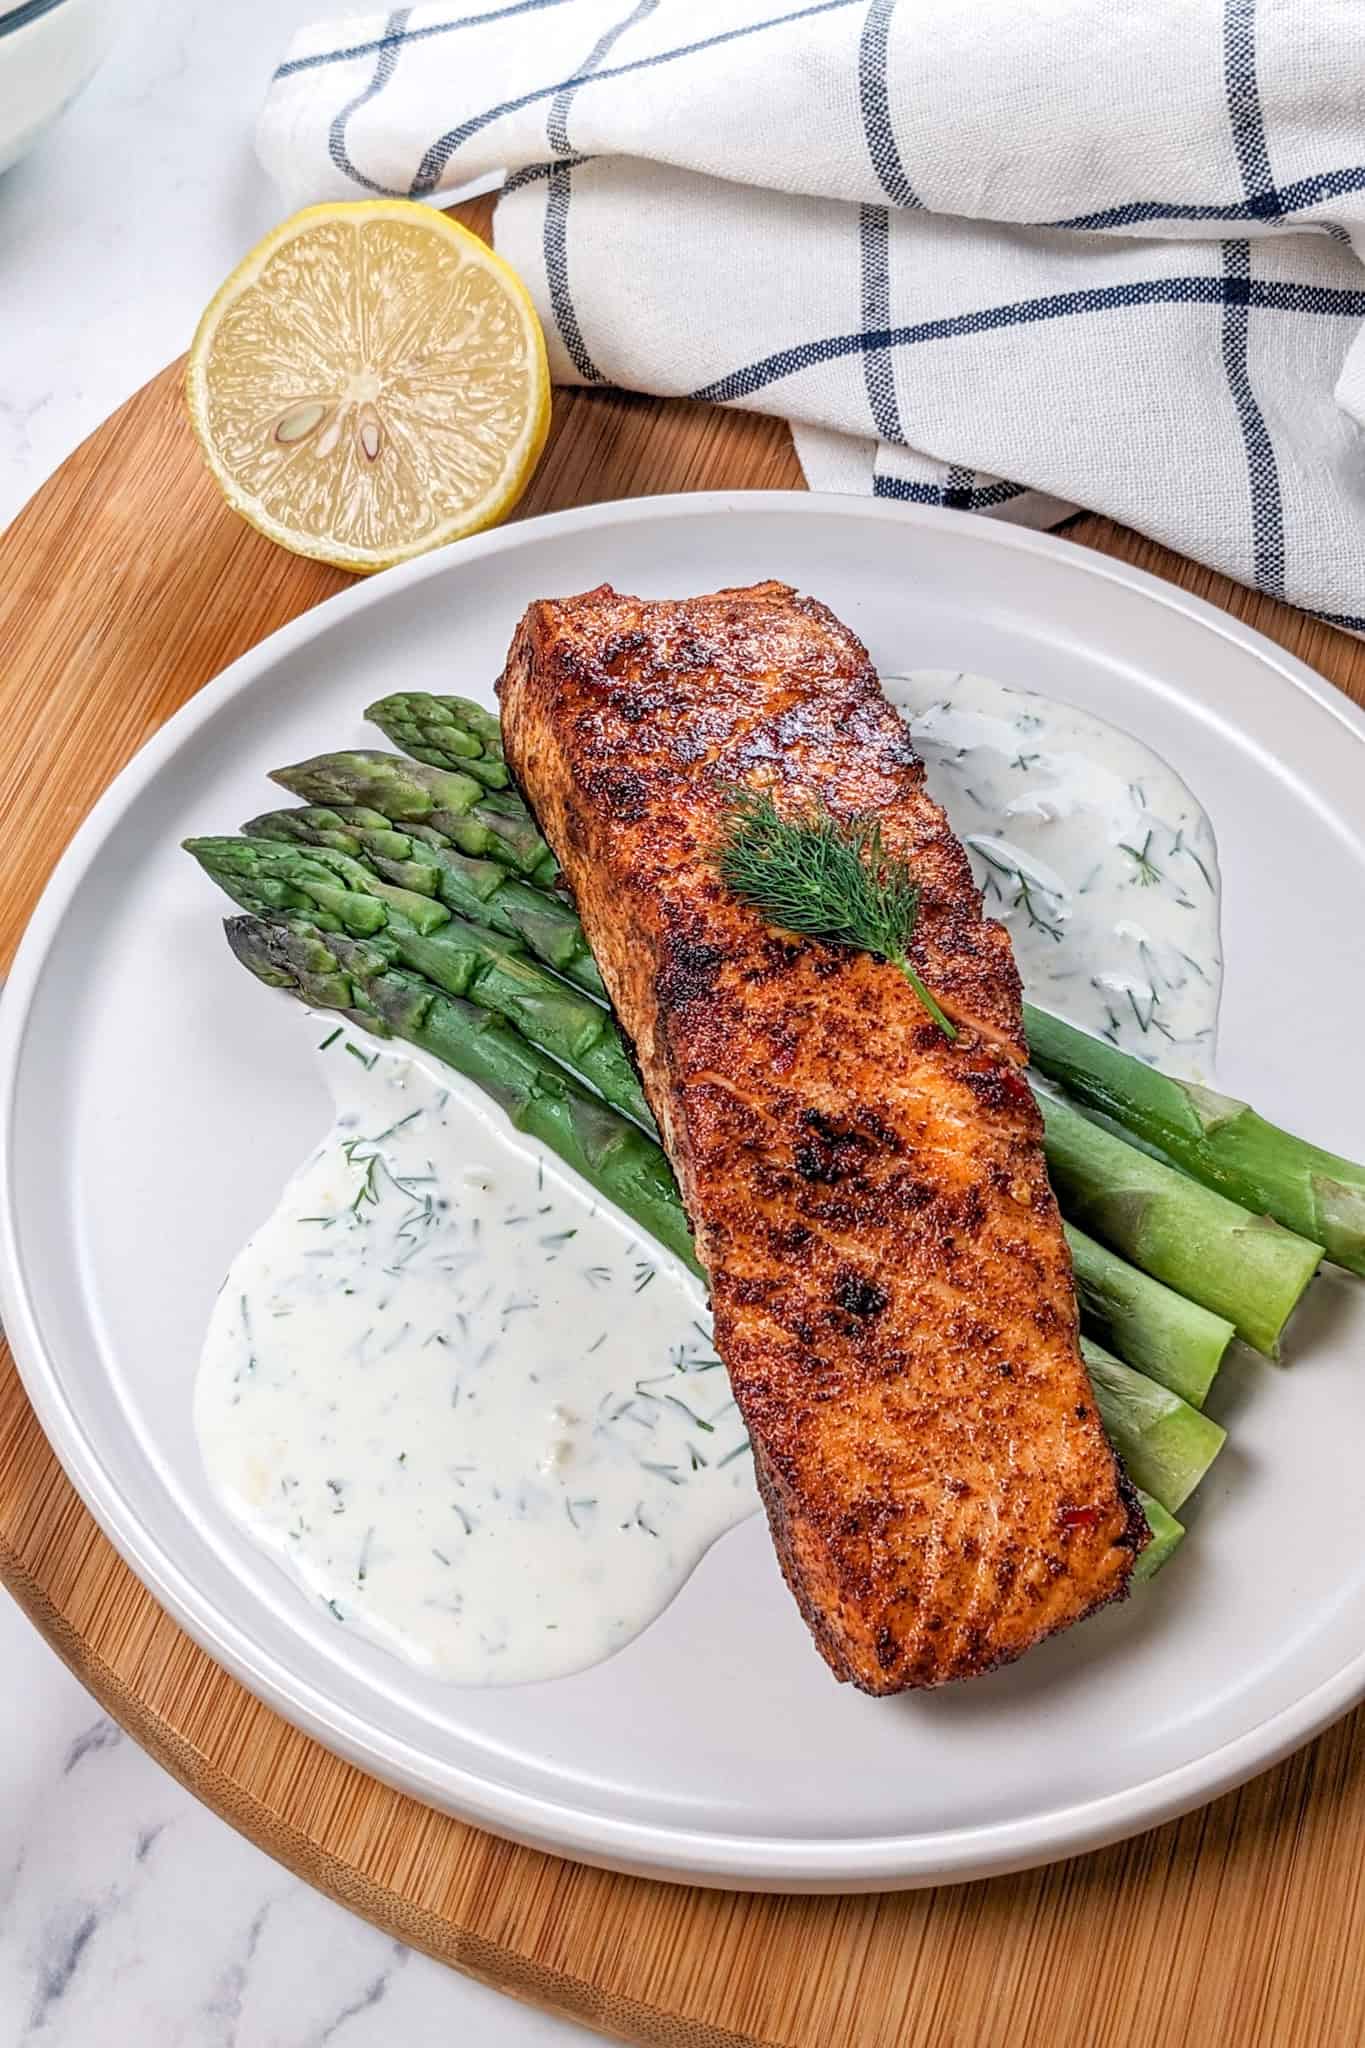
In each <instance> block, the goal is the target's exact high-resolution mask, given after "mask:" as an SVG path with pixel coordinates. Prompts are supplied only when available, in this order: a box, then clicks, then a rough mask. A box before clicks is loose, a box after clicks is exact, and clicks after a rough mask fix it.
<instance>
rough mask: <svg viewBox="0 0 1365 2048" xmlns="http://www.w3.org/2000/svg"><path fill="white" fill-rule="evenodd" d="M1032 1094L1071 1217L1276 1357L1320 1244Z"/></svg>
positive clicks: (1041, 1091) (1045, 1094) (1051, 1168)
mask: <svg viewBox="0 0 1365 2048" xmlns="http://www.w3.org/2000/svg"><path fill="white" fill-rule="evenodd" d="M1034 1093H1035V1095H1036V1096H1037V1099H1038V1106H1039V1108H1040V1109H1041V1110H1042V1112H1043V1124H1044V1130H1045V1145H1046V1153H1047V1167H1048V1173H1049V1175H1050V1177H1051V1180H1052V1184H1053V1186H1054V1187H1055V1188H1056V1190H1057V1195H1058V1198H1059V1200H1060V1201H1061V1203H1062V1205H1063V1207H1064V1208H1065V1209H1066V1212H1067V1214H1068V1215H1069V1216H1071V1217H1072V1218H1074V1220H1075V1221H1076V1222H1077V1223H1079V1224H1080V1225H1081V1226H1082V1228H1084V1229H1086V1230H1093V1231H1094V1233H1095V1235H1096V1236H1097V1237H1101V1238H1104V1239H1105V1240H1106V1241H1107V1242H1108V1243H1109V1244H1111V1245H1112V1246H1113V1247H1114V1248H1115V1249H1116V1250H1117V1251H1120V1252H1122V1253H1123V1255H1124V1257H1125V1258H1127V1259H1130V1260H1131V1261H1132V1263H1133V1264H1134V1265H1135V1266H1140V1267H1141V1268H1142V1270H1143V1272H1144V1273H1150V1274H1151V1276H1152V1278H1153V1279H1154V1280H1161V1281H1164V1282H1165V1284H1166V1285H1167V1286H1168V1287H1173V1288H1174V1289H1175V1290H1176V1292H1177V1293H1178V1294H1183V1295H1185V1296H1186V1298H1187V1299H1188V1300H1190V1301H1195V1302H1198V1303H1199V1304H1200V1305H1201V1306H1202V1307H1204V1308H1207V1309H1211V1310H1212V1311H1213V1313H1214V1314H1215V1315H1221V1316H1226V1317H1227V1319H1228V1321H1229V1322H1231V1323H1232V1324H1233V1325H1234V1326H1235V1328H1236V1330H1237V1333H1238V1335H1239V1336H1241V1337H1244V1338H1245V1339H1246V1341H1247V1343H1248V1344H1250V1345H1251V1346H1252V1347H1253V1348H1254V1349H1255V1350H1257V1351H1260V1352H1263V1353H1264V1354H1265V1356H1266V1357H1267V1358H1275V1357H1277V1356H1278V1353H1279V1342H1280V1333H1281V1332H1282V1330H1283V1329H1284V1326H1285V1323H1286V1322H1287V1321H1288V1319H1289V1315H1290V1312H1291V1310H1292V1309H1293V1308H1294V1305H1295V1303H1296V1302H1297V1301H1298V1299H1299V1297H1300V1295H1301V1294H1302V1293H1303V1291H1304V1289H1305V1287H1307V1285H1308V1282H1309V1281H1310V1280H1311V1279H1312V1277H1313V1275H1314V1273H1315V1272H1316V1271H1317V1269H1318V1266H1319V1264H1320V1263H1321V1260H1322V1246H1321V1245H1318V1244H1310V1243H1309V1242H1308V1241H1307V1240H1306V1239H1305V1238H1302V1237H1296V1236H1295V1235H1294V1233H1293V1231H1290V1230H1285V1229H1283V1228H1282V1227H1281V1225H1280V1224H1278V1223H1272V1222H1270V1221H1269V1220H1268V1219H1267V1218H1265V1217H1262V1216H1253V1215H1252V1214H1251V1213H1250V1211H1249V1210H1246V1209H1243V1208H1239V1206H1238V1205H1237V1203H1235V1202H1230V1201H1228V1199H1227V1198H1226V1196H1224V1195H1220V1194H1216V1193H1215V1192H1214V1191H1213V1190H1212V1189H1211V1188H1206V1187H1203V1186H1201V1184H1200V1183H1199V1182H1198V1181H1194V1180H1187V1179H1186V1178H1185V1176H1184V1175H1183V1174H1181V1173H1178V1172H1177V1171H1176V1170H1175V1168H1174V1167H1172V1166H1166V1165H1163V1163H1162V1162H1161V1161H1160V1160H1158V1159H1153V1158H1152V1157H1151V1156H1150V1155H1149V1154H1148V1153H1146V1152H1140V1151H1139V1150H1138V1149H1137V1147H1136V1146H1133V1145H1128V1144H1125V1143H1124V1141H1123V1139H1122V1138H1116V1137H1115V1136H1114V1135H1113V1133H1112V1132H1110V1131H1106V1130H1102V1129H1101V1128H1100V1126H1099V1125H1098V1124H1094V1123H1092V1122H1091V1121H1090V1119H1089V1118H1088V1117H1087V1116H1084V1115H1082V1113H1081V1111H1080V1110H1078V1109H1075V1108H1073V1106H1072V1105H1071V1104H1070V1103H1069V1102H1065V1101H1063V1099H1062V1098H1061V1096H1059V1095H1054V1094H1053V1093H1052V1091H1051V1090H1050V1089H1045V1088H1041V1087H1035V1089H1034Z"/></svg>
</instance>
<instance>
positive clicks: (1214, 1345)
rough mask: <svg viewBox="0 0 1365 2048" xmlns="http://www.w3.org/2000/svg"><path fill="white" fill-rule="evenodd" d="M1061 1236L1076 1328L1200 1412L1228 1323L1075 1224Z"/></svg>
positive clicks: (1227, 1334) (1230, 1331)
mask: <svg viewBox="0 0 1365 2048" xmlns="http://www.w3.org/2000/svg"><path fill="white" fill-rule="evenodd" d="M1065 1229H1066V1241H1067V1243H1068V1245H1069V1246H1070V1247H1071V1264H1072V1268H1073V1270H1074V1272H1075V1275H1076V1294H1077V1297H1078V1299H1079V1301H1080V1305H1081V1322H1082V1324H1083V1326H1084V1327H1085V1328H1086V1329H1087V1330H1089V1332H1090V1333H1091V1335H1092V1336H1094V1337H1098V1338H1099V1339H1100V1340H1101V1341H1103V1342H1105V1343H1107V1344H1108V1345H1109V1346H1110V1347H1111V1348H1112V1349H1113V1350H1115V1351H1117V1352H1118V1354H1119V1356H1120V1358H1126V1359H1127V1361H1128V1363H1129V1365H1135V1366H1136V1367H1137V1368H1138V1370H1139V1372H1145V1373H1146V1374H1147V1376H1148V1378H1149V1379H1154V1380H1159V1381H1160V1382H1161V1384H1162V1386H1163V1387H1169V1388H1170V1389H1171V1391H1172V1393H1175V1394H1180V1395H1182V1396H1183V1397H1184V1399H1185V1400H1186V1401H1188V1402H1190V1404H1191V1405H1192V1406H1193V1407H1195V1408H1202V1407H1203V1405H1204V1401H1205V1398H1206V1396H1207V1394H1208V1391H1209V1388H1210V1386H1211V1385H1212V1384H1213V1377H1214V1374H1215V1373H1216V1372H1217V1370H1218V1367H1219V1365H1220V1363H1221V1361H1222V1357H1223V1353H1224V1352H1225V1351H1226V1350H1227V1348H1228V1345H1229V1344H1230V1343H1231V1341H1232V1338H1233V1336H1234V1335H1235V1332H1234V1330H1233V1327H1232V1324H1231V1323H1230V1322H1228V1321H1227V1319H1226V1318H1225V1317H1223V1316H1216V1315H1213V1314H1211V1313H1210V1311H1209V1310H1208V1309H1206V1308H1200V1307H1199V1305H1198V1303H1197V1302H1193V1301H1186V1299H1185V1297H1184V1295H1183V1294H1177V1293H1176V1292H1175V1291H1174V1289H1173V1288H1170V1287H1163V1286H1162V1284H1161V1282H1160V1281H1159V1280H1153V1279H1152V1278H1151V1277H1150V1276H1149V1275H1148V1274H1146V1273H1140V1272H1139V1271H1138V1269H1137V1267H1136V1266H1130V1265H1129V1264H1128V1263H1127V1261H1126V1260H1125V1259H1121V1258H1119V1257H1118V1255H1117V1254H1116V1253H1115V1252H1111V1251H1110V1250H1109V1248H1108V1247H1107V1246H1106V1245H1102V1244H1097V1243H1096V1242H1095V1240H1094V1238H1093V1237H1087V1236H1086V1234H1085V1232H1084V1231H1083V1230H1078V1229H1077V1228H1076V1226H1075V1224H1074V1223H1068V1224H1066V1225H1065Z"/></svg>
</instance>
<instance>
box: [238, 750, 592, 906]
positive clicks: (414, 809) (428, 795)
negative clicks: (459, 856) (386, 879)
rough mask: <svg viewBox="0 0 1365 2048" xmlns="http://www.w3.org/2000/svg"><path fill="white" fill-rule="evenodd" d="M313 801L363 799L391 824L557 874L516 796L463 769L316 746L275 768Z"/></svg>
mask: <svg viewBox="0 0 1365 2048" xmlns="http://www.w3.org/2000/svg"><path fill="white" fill-rule="evenodd" d="M271 780H272V782H278V783H279V784H280V785H281V787H282V788H284V789H287V790H289V791H290V793H291V794H292V795H294V796H298V797H302V798H303V800H304V802H305V803H309V804H324V805H336V804H363V805H365V806H367V807H370V808H373V809H374V810H376V811H382V812H383V814H384V816H385V817H386V818H387V819H388V820H389V822H390V824H394V825H408V824H420V825H434V826H435V827H436V829H437V831H438V832H442V833H444V834H445V835H446V837H447V838H449V839H450V840H452V841H453V842H454V844H455V845H456V846H458V847H459V848H460V850H461V852H462V853H474V854H486V855H488V857H489V858H490V859H492V860H497V861H501V862H502V863H503V865H504V866H505V867H510V868H513V869H515V870H516V872H517V873H518V874H520V875H529V876H531V877H532V878H533V879H535V880H536V881H544V882H549V881H553V879H554V877H555V875H556V873H557V872H558V870H557V868H556V865H555V857H554V855H553V854H552V853H551V851H550V849H549V847H548V846H547V845H546V844H545V841H544V840H543V839H542V838H541V836H540V834H539V832H538V831H537V830H536V826H535V821H534V819H533V818H532V817H531V814H530V812H529V811H528V810H527V808H526V806H525V804H524V803H523V802H522V801H521V798H520V797H519V796H515V795H513V794H512V793H511V792H510V791H505V790H489V789H485V788H484V786H483V784H482V783H480V782H477V781H475V779H474V777H473V776H472V775H466V774H464V773H463V772H461V771H460V770H456V769H445V768H432V767H429V766H428V765H427V764H426V763H425V762H421V761H405V760H403V759H402V757H401V755H398V754H380V753H374V752H370V751H368V750H360V751H357V752H354V753H349V754H318V755H315V756H314V758H313V759H312V760H310V761H296V762H295V763H294V765H293V766H292V767H291V768H277V769H275V770H274V772H273V773H272V775H271Z"/></svg>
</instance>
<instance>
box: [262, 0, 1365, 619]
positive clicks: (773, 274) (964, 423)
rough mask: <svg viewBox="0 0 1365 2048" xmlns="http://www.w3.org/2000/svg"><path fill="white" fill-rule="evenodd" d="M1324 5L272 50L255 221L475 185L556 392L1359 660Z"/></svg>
mask: <svg viewBox="0 0 1365 2048" xmlns="http://www.w3.org/2000/svg"><path fill="white" fill-rule="evenodd" d="M1363 15H1365V9H1362V5H1361V0H1142V5H1140V6H1137V5H1134V4H1132V0H972V4H971V5H961V4H958V0H938V4H931V0H900V4H899V5H897V0H806V4H804V5H793V4H791V0H510V4H502V5H499V4H497V0H486V4H485V5H484V6H482V7H478V5H477V0H475V5H474V7H473V8H469V7H468V6H466V7H465V8H462V7H461V6H460V5H458V4H456V5H454V6H438V5H428V6H416V7H404V8H399V9H397V10H396V11H394V12H392V13H390V14H388V15H372V16H362V17H359V18H352V19H349V20H344V21H331V22H326V23H321V24H318V25H316V26H314V27H311V28H308V29H305V30H304V31H303V32H302V33H301V34H300V35H298V36H297V37H296V38H295V40H294V43H293V45H292V46H291V49H290V51H289V53H288V56H287V58H286V60H285V61H284V62H283V63H282V64H281V65H280V68H279V70H278V71H277V72H276V74H275V78H274V80H273V82H272V84H271V87H270V92H269V96H268V98H267V101H266V105H265V108H264V110H263V112H262V115H261V120H260V127H259V135H258V146H259V150H260V154H261V157H262V160H263V161H264V163H265V165H266V167H267V169H268V170H269V171H270V173H271V174H272V176H273V177H274V178H275V179H276V181H277V183H278V184H279V186H280V187H281V190H282V192H283V194H284V196H285V199H286V201H287V202H288V203H290V204H302V203H303V202H304V201H307V200H315V199H323V198H331V197H347V196H349V197H359V196H361V195H364V194H366V193H393V194H404V195H414V196H417V197H424V196H431V197H434V196H436V195H439V194H442V193H445V192H448V191H451V190H453V189H455V188H456V187H459V186H463V185H465V184H467V183H468V182H469V181H470V180H472V179H474V178H477V177H481V176H487V175H488V174H489V173H490V172H495V171H504V172H506V173H507V180H506V184H505V187H504V193H503V197H502V199H501V201H500V203H499V207H498V214H497V226H496V236H497V242H498V246H499V248H500V249H501V250H502V251H503V253H504V254H505V255H506V256H507V257H508V259H509V260H510V261H511V262H512V263H513V264H514V265H515V266H516V268H517V269H518V270H519V271H520V272H521V274H522V276H523V277H524V278H525V279H526V281H527V283H528V284H529V286H530V288H531V291H532V293H533V294H534V296H535V298H536V301H537V304H538V306H539V308H540V313H541V317H542V319H543V320H544V323H545V327H546V331H547V334H548V337H549V344H550V353H551V364H552V368H553V371H554V374H555V376H556V378H557V379H558V380H560V381H562V382H564V383H579V384H598V383H608V384H620V385H626V386H630V387H633V388H634V389H637V390H641V391H652V392H662V393H667V394H675V395H676V394H690V395H691V396H693V397H699V398H704V399H710V400H713V401H714V402H715V403H717V404H728V405H737V406H751V407H756V408H758V409H760V410H762V411H766V412H776V413H780V414H783V415H785V416H786V417H787V418H789V419H790V421H791V423H792V427H793V431H794V433H795V437H796V446H797V450H798V453H799V455H800V458H801V461H802V464H803V467H804V469H805V472H806V475H807V478H808V480H809V481H810V483H811V484H812V485H813V486H815V487H818V488H825V489H834V490H847V491H867V492H873V493H876V494H877V495H878V496H882V497H887V498H902V499H909V500H911V501H913V502H915V503H919V504H936V505H947V506H954V507H960V508H963V509H966V510H972V511H979V512H983V513H986V514H997V515H1000V516H1004V517H1008V518H1016V519H1024V520H1027V521H1029V522H1030V523H1032V524H1036V525H1041V524H1048V523H1052V522H1055V521H1056V520H1057V519H1058V518H1061V517H1064V516H1065V515H1066V514H1067V513H1068V512H1069V511H1071V510H1072V509H1074V508H1075V507H1076V506H1078V505H1083V506H1087V507H1090V508H1092V509H1094V510H1096V511H1101V512H1106V513H1109V514H1111V515H1112V516H1113V517H1114V518H1116V519H1119V520H1122V521H1124V522H1125V523H1126V524H1128V525H1131V526H1134V527H1137V528H1138V529H1139V530H1140V531H1142V532H1144V533H1147V534H1151V535H1153V536H1154V537H1155V538H1156V539H1158V540H1161V541H1165V542H1167V543H1168V544H1169V545H1170V546H1172V547H1174V548H1177V549H1179V550H1180V551H1181V552H1182V553H1184V554H1188V555H1193V556H1195V557H1197V558H1198V559H1200V560H1202V561H1204V562H1207V563H1209V564H1211V565H1212V566H1213V567H1215V568H1218V569H1222V570H1225V571H1226V572H1227V573H1228V574H1229V575H1231V576H1235V577H1237V578H1238V579H1240V580H1241V581H1242V582H1243V583H1248V584H1252V585H1254V586H1255V587H1256V588H1257V589H1260V590H1265V591H1270V592H1272V593H1274V594H1275V595H1277V596H1283V597H1288V598H1290V599H1291V600H1292V601H1293V602H1294V603H1296V604H1300V605H1303V606H1306V607H1309V608H1311V609H1312V610H1314V611H1316V612H1318V613H1320V614H1322V615H1324V616H1326V617H1328V618H1330V619H1332V620H1333V621H1334V622H1336V623H1338V624H1340V625H1343V626H1346V627H1348V628H1352V629H1354V630H1357V631H1365V439H1362V435H1361V431H1360V429H1361V423H1362V421H1365V340H1363V339H1362V338H1361V323H1362V320H1363V319H1365V272H1363V271H1362V267H1361V263H1362V259H1365V19H1363Z"/></svg>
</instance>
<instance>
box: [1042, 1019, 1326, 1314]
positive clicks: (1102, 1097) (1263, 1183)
mask: <svg viewBox="0 0 1365 2048" xmlns="http://www.w3.org/2000/svg"><path fill="white" fill-rule="evenodd" d="M1024 1018H1025V1024H1026V1026H1027V1029H1028V1038H1029V1050H1030V1052H1031V1053H1032V1055H1033V1059H1034V1062H1035V1064H1036V1065H1037V1066H1039V1067H1041V1068H1042V1070H1043V1072H1044V1073H1045V1074H1049V1075H1051V1077H1052V1078H1053V1080H1055V1081H1059V1082H1060V1083H1061V1084H1062V1086H1063V1087H1064V1088H1065V1089H1066V1090H1067V1093H1068V1094H1070V1095H1073V1096H1075V1098H1076V1100H1077V1101H1078V1102H1083V1103H1085V1105H1086V1106H1087V1108H1090V1109H1095V1110H1099V1111H1101V1112H1103V1114H1104V1115H1106V1116H1109V1117H1112V1118H1113V1119H1114V1121H1115V1122H1116V1123H1118V1124H1121V1125H1122V1127H1123V1129H1124V1130H1125V1131H1130V1132H1131V1133H1132V1135H1133V1136H1134V1137H1135V1138H1137V1139H1139V1140H1141V1142H1142V1143H1144V1144H1146V1145H1151V1146H1154V1147H1155V1148H1156V1150H1157V1151H1158V1152H1160V1153H1161V1154H1162V1155H1163V1156H1164V1157H1165V1158H1166V1159H1168V1160H1170V1161H1171V1162H1172V1164H1173V1165H1175V1166H1178V1167H1180V1168H1181V1169H1182V1171H1183V1172H1185V1173H1188V1174H1192V1175H1193V1176H1194V1178H1195V1179H1196V1180H1197V1181H1201V1182H1202V1183H1203V1185H1204V1186H1205V1187H1208V1188H1216V1189H1217V1190H1218V1191H1219V1193H1220V1194H1224V1195H1226V1196H1228V1198H1229V1199H1230V1200H1231V1201H1234V1202H1240V1203H1241V1205H1242V1207H1243V1208H1244V1209H1250V1210H1252V1211H1253V1212H1254V1213H1256V1214H1260V1213H1262V1212H1264V1213H1265V1214H1266V1215H1269V1216H1273V1217H1274V1218H1275V1220H1276V1222H1278V1223H1282V1224H1284V1226H1285V1228H1286V1229H1288V1230H1295V1231H1297V1232H1298V1234H1299V1236H1300V1237H1305V1238H1309V1239H1311V1240H1312V1241H1313V1242H1314V1243H1316V1244H1321V1245H1323V1246H1325V1247H1326V1252H1327V1256H1328V1258H1329V1259H1331V1260H1333V1261H1334V1262H1335V1264H1337V1265H1338V1266H1345V1267H1346V1268H1347V1269H1348V1271H1350V1272H1352V1273H1361V1274H1365V1166H1359V1165H1357V1164H1356V1163H1355V1162H1354V1161H1353V1160H1350V1159H1342V1158H1340V1157H1339V1156H1338V1154H1337V1153H1335V1152H1324V1151H1322V1150H1321V1149H1320V1147H1318V1146H1317V1145H1310V1144H1308V1143H1307V1142H1306V1141H1305V1140H1304V1139H1302V1138H1296V1137H1294V1136H1293V1135H1292V1134H1291V1133H1290V1132H1289V1131H1282V1130H1280V1129H1278V1128H1277V1126H1276V1125H1274V1124H1271V1123H1267V1122H1266V1121H1265V1119H1264V1118H1263V1117H1259V1116H1257V1114H1256V1112H1255V1110H1254V1109H1250V1108H1248V1106H1247V1104H1246V1103H1245V1102H1238V1101H1237V1100H1236V1099H1235V1097H1233V1096H1230V1095H1218V1094H1215V1092H1214V1091H1213V1089H1211V1088H1201V1087H1199V1086H1198V1084H1197V1083H1195V1082H1193V1081H1177V1080H1175V1079H1173V1078H1172V1076H1171V1075H1169V1074H1159V1073H1158V1072H1157V1071H1156V1069H1155V1068H1153V1067H1149V1066H1146V1065H1144V1063H1143V1062H1142V1061H1141V1060H1138V1059H1134V1058H1133V1056H1132V1054H1131V1053H1126V1052H1121V1051H1120V1050H1119V1048H1118V1047H1117V1046H1114V1045H1110V1044H1108V1043H1107V1041H1106V1040H1104V1039H1102V1038H1092V1037H1091V1035H1090V1033H1089V1032H1088V1031H1078V1030H1077V1029H1076V1028H1075V1026H1074V1025H1072V1024H1065V1023H1063V1021H1062V1019H1061V1018H1060V1017H1050V1016H1048V1015H1047V1014H1046V1012H1045V1011H1042V1010H1035V1009H1034V1008H1033V1007H1032V1005H1031V1004H1026V1005H1025V1011H1024Z"/></svg>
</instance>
